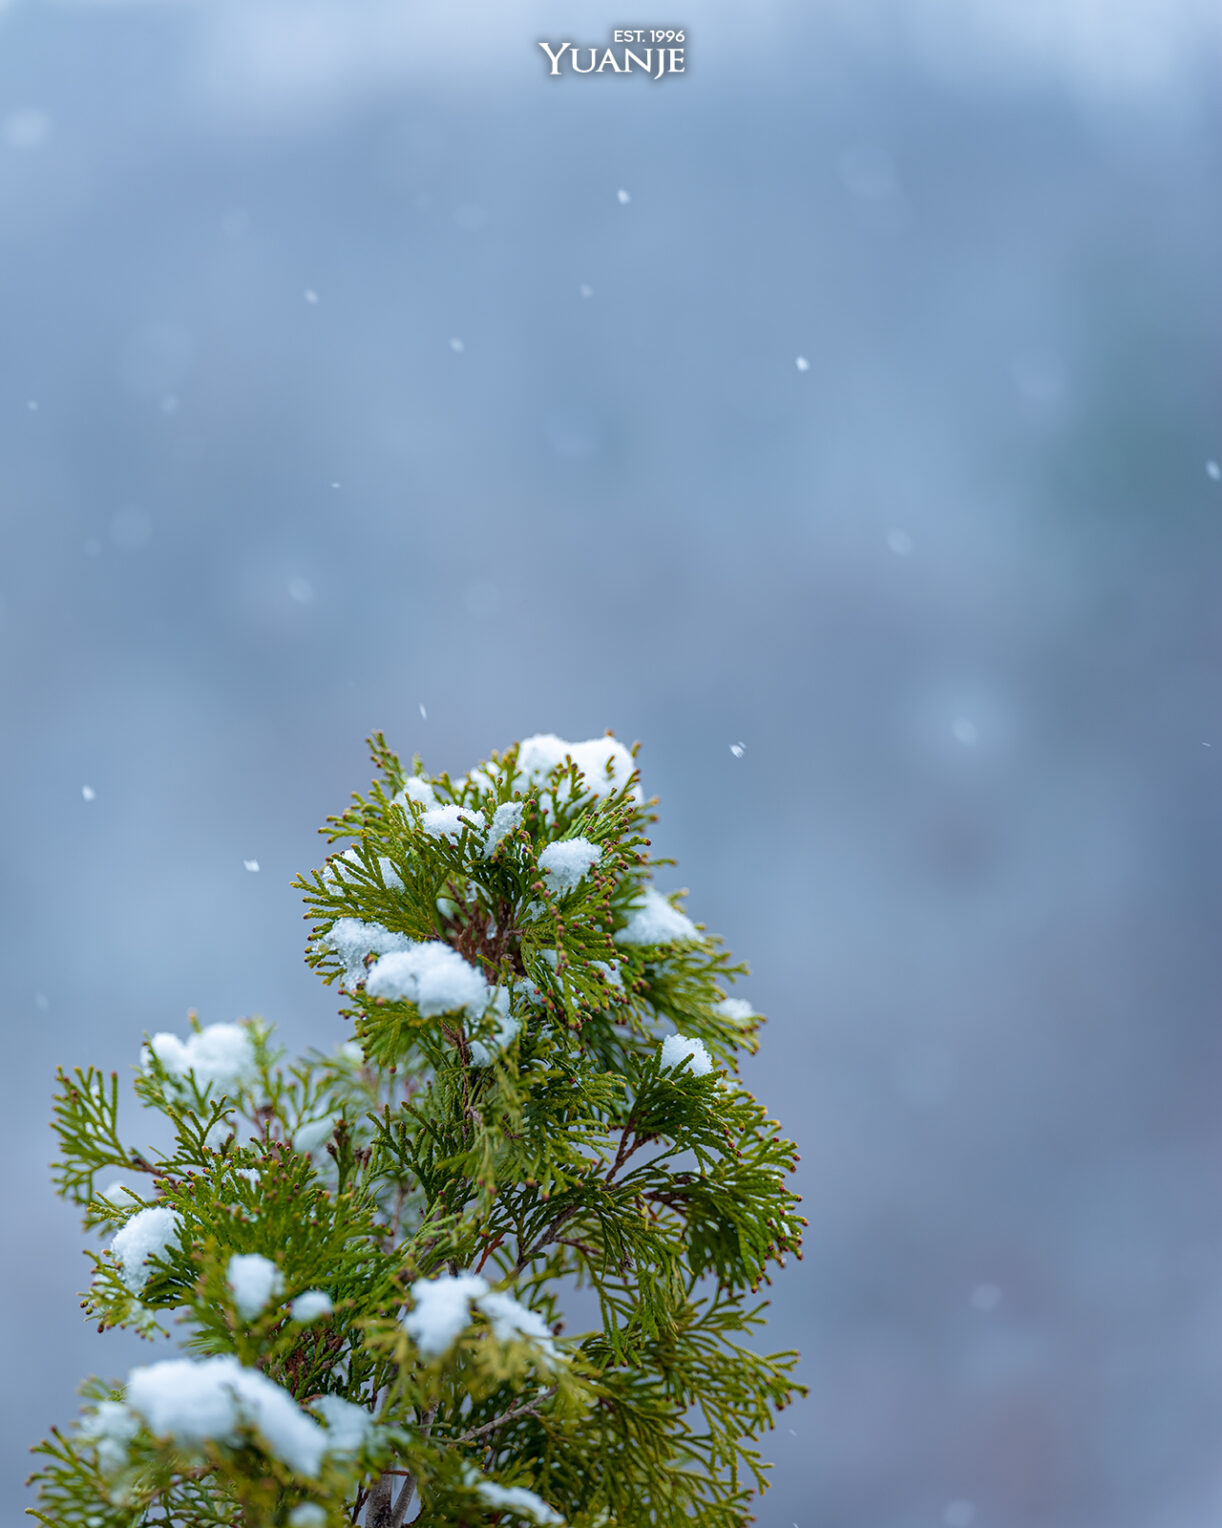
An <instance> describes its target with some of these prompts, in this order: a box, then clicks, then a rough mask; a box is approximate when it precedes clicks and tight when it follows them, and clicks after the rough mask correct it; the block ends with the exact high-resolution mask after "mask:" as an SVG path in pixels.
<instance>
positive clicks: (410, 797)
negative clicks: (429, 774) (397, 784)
mask: <svg viewBox="0 0 1222 1528" xmlns="http://www.w3.org/2000/svg"><path fill="white" fill-rule="evenodd" d="M409 801H414V802H415V803H416V804H417V805H418V806H422V807H424V808H425V810H426V811H427V810H429V809H430V808H432V807H435V806H436V805H437V795H436V792H435V791H434V790H433V787H432V786H431V785H430V784H429V782H428V781H427V780H426V779H425V778H424V777H423V775H408V777H407V779H406V780H404V782H403V789H402V790H401V791H400V792H399V794H398V795H397V796H396V797H395V798H394V802H393V805H395V806H406V804H407V802H409Z"/></svg>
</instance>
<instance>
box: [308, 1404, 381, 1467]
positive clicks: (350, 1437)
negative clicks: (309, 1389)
mask: <svg viewBox="0 0 1222 1528" xmlns="http://www.w3.org/2000/svg"><path fill="white" fill-rule="evenodd" d="M310 1406H311V1408H312V1409H313V1410H314V1411H315V1412H317V1413H318V1415H319V1416H321V1417H322V1419H323V1421H324V1422H325V1423H326V1424H327V1452H328V1453H329V1454H359V1453H360V1451H361V1449H362V1448H364V1446H365V1444H366V1442H367V1441H368V1439H369V1436H370V1433H371V1432H372V1431H373V1418H372V1417H371V1416H370V1414H369V1413H368V1412H367V1411H366V1410H365V1408H364V1407H363V1406H355V1405H353V1403H352V1402H351V1401H345V1400H344V1399H343V1397H342V1396H338V1395H321V1396H319V1398H318V1399H317V1400H316V1401H311V1402H310Z"/></svg>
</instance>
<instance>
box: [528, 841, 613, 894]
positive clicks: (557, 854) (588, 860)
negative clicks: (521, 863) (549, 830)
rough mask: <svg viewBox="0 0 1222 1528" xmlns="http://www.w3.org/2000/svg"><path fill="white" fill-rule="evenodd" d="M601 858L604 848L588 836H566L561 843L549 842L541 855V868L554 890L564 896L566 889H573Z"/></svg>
mask: <svg viewBox="0 0 1222 1528" xmlns="http://www.w3.org/2000/svg"><path fill="white" fill-rule="evenodd" d="M601 858H602V849H601V848H600V847H599V846H598V845H597V844H592V843H591V842H590V840H589V839H588V838H564V839H561V840H560V842H559V843H555V844H548V846H547V848H546V849H544V851H543V852H542V854H540V856H539V869H540V870H542V872H543V874H544V875H545V876H546V877H547V879H548V883H549V884H550V886H551V888H552V890H553V891H557V892H559V893H560V894H561V895H562V896H563V895H564V893H565V892H566V891H572V890H573V888H574V887H575V886H577V885H578V884H579V883H580V882H581V880H582V879H583V878H584V877H585V875H586V873H587V871H588V870H589V869H590V868H591V866H593V865H596V864H597V863H598V861H599V860H600V859H601Z"/></svg>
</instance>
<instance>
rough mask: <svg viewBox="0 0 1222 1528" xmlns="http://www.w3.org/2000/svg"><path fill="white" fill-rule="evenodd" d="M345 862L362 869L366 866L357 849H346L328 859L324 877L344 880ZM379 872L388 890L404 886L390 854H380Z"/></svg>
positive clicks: (325, 878) (334, 880) (331, 880)
mask: <svg viewBox="0 0 1222 1528" xmlns="http://www.w3.org/2000/svg"><path fill="white" fill-rule="evenodd" d="M345 864H348V865H356V866H358V867H359V868H360V869H362V870H364V868H365V862H364V860H362V858H361V856H360V855H359V854H358V853H357V851H356V850H355V849H345V850H344V852H343V853H342V854H337V855H336V856H335V857H334V858H333V859H332V860H330V861H328V864H327V868H326V869H325V870H324V871H323V879H324V880H326V881H330V882H332V883H333V884H337V883H339V882H340V881H342V879H343V869H344V866H345ZM378 873H379V874H380V875H381V877H382V884H383V885H384V886H386V888H387V889H388V890H390V891H398V890H399V889H400V888H401V887H402V885H403V881H402V878H401V877H400V875H399V872H398V871H397V870H396V869H395V867H394V865H393V863H392V862H391V860H390V857H389V856H388V855H385V854H379V855H378Z"/></svg>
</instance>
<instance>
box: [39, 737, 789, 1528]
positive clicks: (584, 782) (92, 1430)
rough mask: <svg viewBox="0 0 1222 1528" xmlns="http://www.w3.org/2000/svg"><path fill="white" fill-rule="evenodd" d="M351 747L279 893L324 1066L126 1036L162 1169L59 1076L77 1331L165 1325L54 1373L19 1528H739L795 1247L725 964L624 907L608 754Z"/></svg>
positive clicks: (81, 1073)
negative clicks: (327, 1040)
mask: <svg viewBox="0 0 1222 1528" xmlns="http://www.w3.org/2000/svg"><path fill="white" fill-rule="evenodd" d="M370 749H371V752H372V755H373V759H374V763H375V765H376V767H377V769H378V771H379V778H378V779H377V780H375V781H374V783H373V784H372V786H371V787H370V789H369V790H368V791H367V792H366V793H364V794H358V795H356V796H354V798H353V800H352V802H351V804H350V805H349V806H348V807H347V808H346V809H345V810H344V811H343V812H341V813H340V814H338V815H337V816H336V817H334V818H332V819H330V820H329V821H328V823H327V825H326V826H325V827H324V829H323V830H322V831H323V834H324V836H325V838H326V839H327V842H328V844H329V845H330V846H331V853H330V855H329V857H328V859H327V861H326V863H325V864H324V865H322V866H321V867H319V868H318V869H316V870H313V871H311V872H309V873H308V874H307V875H305V876H303V877H302V878H301V879H300V880H299V881H298V882H297V883H296V884H297V887H298V889H299V890H300V891H301V893H302V895H303V897H304V899H305V905H306V915H307V917H308V919H309V920H310V923H311V929H310V936H309V944H308V947H307V951H306V960H307V963H308V964H309V965H310V966H312V967H313V968H314V969H315V970H317V971H318V973H319V975H320V976H321V977H322V979H323V981H324V982H326V983H328V984H330V985H333V986H338V987H339V988H340V990H341V991H342V993H343V994H344V1007H343V1009H342V1010H341V1013H342V1015H343V1017H344V1019H345V1020H347V1021H350V1024H351V1029H350V1032H349V1034H348V1036H347V1037H346V1038H345V1039H344V1040H343V1042H342V1043H341V1044H340V1045H339V1046H338V1048H337V1049H336V1051H335V1052H334V1054H332V1055H325V1056H324V1055H310V1056H307V1057H305V1058H303V1059H301V1060H298V1061H295V1062H292V1063H288V1064H286V1063H285V1061H284V1058H283V1057H282V1056H281V1055H280V1054H279V1053H278V1052H277V1051H276V1050H275V1049H274V1048H273V1046H272V1043H271V1038H270V1031H269V1030H268V1029H267V1027H266V1026H265V1025H263V1024H261V1023H259V1022H258V1021H256V1020H247V1021H243V1022H242V1023H239V1024H228V1023H220V1024H213V1025H211V1026H208V1027H206V1028H201V1027H200V1026H199V1025H198V1023H196V1022H195V1021H194V1020H193V1022H192V1029H191V1032H190V1034H188V1035H187V1036H185V1037H182V1036H179V1035H175V1034H168V1033H160V1034H156V1035H153V1036H151V1037H148V1036H146V1038H145V1042H144V1046H143V1048H142V1049H141V1051H140V1056H139V1066H138V1070H137V1076H136V1082H135V1091H136V1095H137V1098H138V1100H139V1102H140V1103H141V1104H142V1105H143V1106H144V1107H145V1108H146V1109H150V1110H152V1111H154V1112H155V1113H157V1114H159V1115H161V1116H162V1117H163V1118H164V1119H165V1120H166V1121H167V1122H168V1126H169V1131H168V1135H169V1139H170V1140H171V1142H172V1144H171V1145H170V1146H169V1147H168V1148H163V1149H161V1150H159V1151H153V1150H151V1149H147V1148H144V1147H139V1146H132V1145H129V1144H127V1138H126V1136H124V1135H122V1134H121V1133H120V1129H119V1102H120V1096H119V1095H120V1089H119V1082H118V1079H117V1077H115V1076H114V1075H111V1076H109V1077H107V1076H105V1075H103V1074H102V1073H100V1072H98V1071H96V1070H95V1069H93V1068H91V1067H87V1068H85V1069H84V1070H78V1071H75V1072H73V1073H72V1074H71V1075H70V1076H69V1075H66V1074H64V1073H62V1072H61V1073H60V1077H59V1092H58V1094H57V1096H56V1103H55V1121H54V1128H55V1130H56V1132H57V1135H58V1137H59V1143H60V1156H59V1161H58V1163H57V1165H56V1168H55V1181H56V1186H57V1188H58V1190H59V1192H60V1193H61V1195H63V1197H65V1198H66V1199H69V1200H71V1201H72V1202H73V1203H74V1204H75V1205H76V1206H77V1207H78V1208H79V1210H80V1211H81V1213H82V1217H83V1220H84V1224H85V1227H86V1229H87V1230H95V1231H99V1232H100V1233H101V1234H102V1236H103V1237H105V1238H106V1240H105V1241H104V1242H103V1243H102V1244H101V1245H100V1246H97V1247H95V1248H92V1249H91V1250H90V1251H89V1254H88V1255H89V1257H90V1260H91V1264H92V1277H91V1281H90V1286H89V1289H88V1290H87V1291H86V1293H85V1295H84V1299H83V1304H84V1306H85V1309H86V1310H87V1312H88V1313H89V1314H90V1315H91V1316H92V1317H93V1318H95V1319H97V1320H98V1322H99V1325H100V1326H101V1327H110V1326H125V1327H130V1328H133V1329H135V1330H137V1331H140V1332H144V1333H146V1334H148V1333H151V1332H153V1331H154V1330H157V1329H158V1326H159V1323H162V1322H165V1321H175V1322H177V1323H178V1324H179V1325H180V1326H181V1327H182V1329H183V1342H182V1348H183V1355H184V1356H181V1357H178V1358H175V1359H171V1360H168V1361H163V1362H160V1363H153V1364H149V1365H144V1366H140V1367H137V1368H135V1369H133V1370H132V1371H131V1372H130V1374H129V1375H128V1376H127V1379H126V1381H125V1382H124V1383H122V1384H113V1385H107V1384H103V1383H102V1382H100V1381H97V1380H93V1381H89V1382H87V1384H86V1385H85V1387H84V1389H83V1395H84V1397H85V1408H84V1412H83V1415H82V1417H81V1419H80V1420H79V1421H78V1422H77V1424H76V1425H75V1426H74V1427H73V1428H72V1429H71V1430H70V1431H68V1432H67V1433H59V1432H55V1433H53V1434H52V1436H51V1437H50V1438H49V1439H48V1440H47V1441H46V1442H44V1443H42V1444H40V1445H39V1446H38V1448H37V1450H36V1453H37V1454H38V1456H39V1460H40V1467H39V1469H38V1471H37V1473H36V1475H35V1476H34V1480H35V1481H36V1483H37V1485H38V1489H39V1506H38V1508H37V1509H36V1510H35V1512H34V1514H33V1515H34V1516H35V1517H37V1518H38V1519H39V1520H40V1521H41V1522H43V1523H46V1524H49V1525H54V1528H144V1525H150V1528H151V1525H153V1524H174V1525H180V1528H221V1525H234V1524H240V1525H243V1528H328V1525H331V1528H339V1525H343V1524H357V1523H365V1524H367V1525H370V1528H374V1525H376V1528H399V1525H401V1524H403V1523H404V1522H406V1521H407V1520H408V1519H409V1518H410V1519H412V1520H417V1518H418V1520H419V1521H420V1522H421V1523H422V1524H425V1523H427V1524H428V1525H430V1528H460V1525H476V1524H481V1523H488V1524H491V1523H517V1522H525V1523H535V1524H538V1525H543V1528H546V1525H549V1524H562V1523H567V1524H569V1525H572V1528H645V1525H650V1528H680V1525H681V1528H693V1525H694V1528H742V1525H744V1524H745V1523H747V1522H748V1521H749V1520H750V1508H751V1503H752V1499H753V1493H755V1492H757V1491H760V1490H762V1489H763V1488H764V1486H765V1484H766V1474H765V1472H766V1468H767V1466H766V1465H765V1464H764V1463H763V1461H762V1460H761V1458H760V1455H759V1452H758V1450H757V1448H756V1447H755V1443H756V1440H757V1439H758V1438H759V1436H760V1435H761V1433H762V1432H764V1431H765V1430H766V1429H767V1428H769V1427H771V1426H772V1425H773V1419H774V1417H775V1414H776V1412H777V1411H779V1410H780V1409H781V1408H783V1407H784V1406H785V1405H787V1404H788V1403H789V1401H791V1400H792V1399H793V1398H794V1396H795V1395H796V1394H797V1393H798V1392H799V1390H800V1388H801V1387H800V1386H798V1385H797V1384H796V1383H795V1381H794V1380H793V1378H792V1373H793V1368H794V1365H795V1362H796V1355H795V1354H793V1353H774V1354H771V1355H765V1354H761V1353H758V1352H757V1351H755V1349H754V1347H753V1346H752V1345H751V1339H752V1335H753V1334H754V1333H755V1332H756V1330H757V1329H758V1327H759V1326H760V1324H761V1322H762V1319H763V1317H762V1310H763V1306H762V1305H761V1304H759V1303H758V1302H757V1301H755V1300H753V1299H752V1293H753V1291H755V1290H757V1289H758V1287H759V1285H760V1284H761V1283H762V1282H765V1281H767V1280H769V1279H770V1277H771V1271H772V1269H773V1267H774V1265H781V1264H783V1262H784V1259H785V1256H786V1254H788V1253H790V1252H794V1253H795V1254H797V1255H799V1256H800V1251H799V1248H800V1243H801V1235H802V1229H803V1227H804V1225H805V1222H804V1221H803V1220H802V1218H801V1216H800V1215H799V1214H798V1213H797V1196H796V1195H795V1194H794V1193H793V1192H792V1191H791V1190H790V1188H789V1187H788V1186H787V1180H788V1178H789V1176H790V1175H791V1174H792V1172H793V1170H794V1167H795V1165H796V1161H797V1157H796V1154H795V1151H794V1147H793V1145H792V1143H791V1142H789V1141H787V1140H785V1139H784V1138H783V1137H782V1136H781V1134H780V1129H779V1126H778V1125H777V1123H776V1121H775V1120H773V1119H771V1118H769V1116H768V1115H767V1113H766V1111H765V1110H764V1109H763V1108H762V1107H761V1106H760V1104H759V1103H758V1102H757V1101H756V1100H755V1099H754V1098H752V1097H751V1095H750V1094H749V1093H748V1092H747V1091H745V1090H744V1089H743V1088H742V1087H741V1085H740V1084H739V1082H738V1081H737V1065H738V1058H739V1055H740V1053H741V1052H744V1051H751V1050H754V1049H755V1047H756V1044H757V1039H756V1035H757V1031H758V1028H759V1025H760V1023H761V1022H762V1020H761V1019H760V1018H759V1016H758V1015H757V1014H755V1013H754V1012H753V1011H752V1010H751V1008H750V1007H749V1005H748V1004H747V1003H745V1002H743V1001H742V1000H740V999H734V998H732V997H731V996H730V995H729V989H730V987H731V985H732V983H733V982H734V981H735V980H736V979H737V978H738V977H739V976H741V975H743V974H744V972H745V967H743V966H741V965H738V964H736V963H734V961H733V960H732V959H731V957H730V955H729V954H728V952H726V951H725V950H724V949H723V948H722V947H721V945H720V942H719V941H718V940H717V939H716V938H715V937H714V936H712V935H710V934H708V933H707V932H706V931H705V930H704V928H703V927H701V926H700V925H699V924H698V923H695V922H694V921H693V920H692V917H691V915H689V913H688V912H687V910H686V906H685V904H684V902H683V899H682V897H680V896H679V895H677V894H676V895H670V896H666V895H663V894H662V892H661V891H660V890H659V889H658V888H657V887H656V886H655V885H654V883H653V878H652V877H653V872H654V871H655V870H656V869H657V867H658V866H659V865H662V864H666V863H669V862H668V861H662V860H652V859H651V858H650V853H649V850H650V844H649V839H648V836H647V835H648V829H649V825H650V824H651V823H652V822H653V821H655V820H656V819H655V814H654V813H653V812H652V810H651V808H652V807H653V805H654V803H653V802H652V801H648V802H647V801H645V800H644V799H643V796H642V792H641V788H640V783H639V776H638V774H637V770H636V766H635V749H633V750H632V751H631V752H630V751H629V750H628V749H626V748H624V747H623V745H622V744H620V743H618V742H616V741H615V739H614V738H613V737H611V736H610V735H608V736H607V737H604V738H599V739H592V740H590V741H588V742H584V743H572V744H570V743H564V742H562V741H561V740H560V739H558V738H554V737H550V736H545V737H534V738H528V739H526V740H525V742H523V743H520V744H514V745H512V746H511V747H510V748H508V749H506V750H505V751H504V752H503V753H502V754H499V755H498V754H494V755H493V756H492V758H491V759H490V760H489V761H487V762H486V763H485V764H483V765H481V766H480V767H479V768H477V769H474V770H472V771H471V772H470V774H468V775H466V776H463V777H461V778H458V779H451V778H450V777H449V776H447V775H441V776H436V777H430V776H428V775H426V774H425V773H424V772H423V768H422V766H421V764H420V761H419V760H418V759H417V760H416V761H414V764H413V765H412V767H411V768H410V769H409V768H405V767H404V766H403V765H402V764H401V763H400V761H399V759H398V758H397V757H396V756H395V754H394V753H393V752H392V751H391V749H390V748H389V746H388V745H387V743H386V740H385V739H384V738H383V737H382V735H381V734H380V733H378V734H375V736H374V737H373V738H372V739H371V740H370ZM684 895H685V894H684ZM160 1136H161V1138H162V1139H165V1138H166V1132H165V1131H164V1130H163V1131H162V1132H160ZM575 1287H576V1288H582V1289H586V1290H589V1291H592V1292H593V1295H594V1296H595V1297H596V1299H597V1304H598V1309H599V1312H600V1320H599V1324H598V1325H597V1326H596V1327H595V1328H594V1329H593V1330H592V1331H587V1332H573V1333H569V1332H567V1331H566V1329H565V1306H566V1301H567V1300H568V1298H569V1294H570V1292H571V1291H572V1290H573V1289H574V1288H575Z"/></svg>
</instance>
